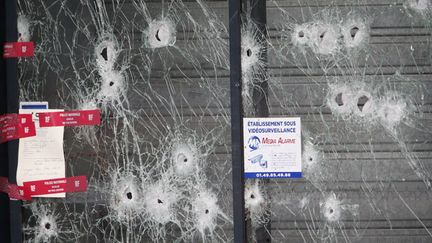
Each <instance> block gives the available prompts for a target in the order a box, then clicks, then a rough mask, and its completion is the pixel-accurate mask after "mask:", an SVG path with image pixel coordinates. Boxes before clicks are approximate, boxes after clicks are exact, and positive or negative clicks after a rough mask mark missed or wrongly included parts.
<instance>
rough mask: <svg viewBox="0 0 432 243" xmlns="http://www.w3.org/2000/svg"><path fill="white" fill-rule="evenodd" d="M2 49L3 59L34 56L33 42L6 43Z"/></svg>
mask: <svg viewBox="0 0 432 243" xmlns="http://www.w3.org/2000/svg"><path fill="white" fill-rule="evenodd" d="M3 48H4V52H3V58H13V57H32V56H33V55H34V44H33V42H6V43H5V44H4V46H3Z"/></svg>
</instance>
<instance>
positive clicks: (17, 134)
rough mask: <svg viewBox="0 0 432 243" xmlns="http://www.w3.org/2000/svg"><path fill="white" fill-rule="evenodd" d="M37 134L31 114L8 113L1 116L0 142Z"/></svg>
mask: <svg viewBox="0 0 432 243" xmlns="http://www.w3.org/2000/svg"><path fill="white" fill-rule="evenodd" d="M33 136H36V127H35V124H34V122H33V118H32V115H31V114H7V115H3V116H0V143H4V142H7V141H10V140H14V139H19V138H26V137H33Z"/></svg>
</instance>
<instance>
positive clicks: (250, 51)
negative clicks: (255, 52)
mask: <svg viewBox="0 0 432 243" xmlns="http://www.w3.org/2000/svg"><path fill="white" fill-rule="evenodd" d="M246 55H247V56H248V57H250V56H252V50H251V49H247V50H246Z"/></svg>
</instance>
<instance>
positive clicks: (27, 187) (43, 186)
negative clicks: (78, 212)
mask: <svg viewBox="0 0 432 243" xmlns="http://www.w3.org/2000/svg"><path fill="white" fill-rule="evenodd" d="M23 185H24V195H26V196H37V195H45V194H53V193H62V192H84V191H87V177H86V176H74V177H68V178H59V179H50V180H40V181H28V182H24V183H23Z"/></svg>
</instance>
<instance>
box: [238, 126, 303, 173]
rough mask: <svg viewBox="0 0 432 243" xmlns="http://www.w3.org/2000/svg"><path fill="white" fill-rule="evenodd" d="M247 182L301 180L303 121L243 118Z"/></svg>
mask: <svg viewBox="0 0 432 243" xmlns="http://www.w3.org/2000/svg"><path fill="white" fill-rule="evenodd" d="M243 135H244V138H243V139H244V140H243V142H244V169H245V173H244V176H245V178H301V177H302V166H301V159H302V156H301V121H300V117H293V118H286V117H282V118H243Z"/></svg>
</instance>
